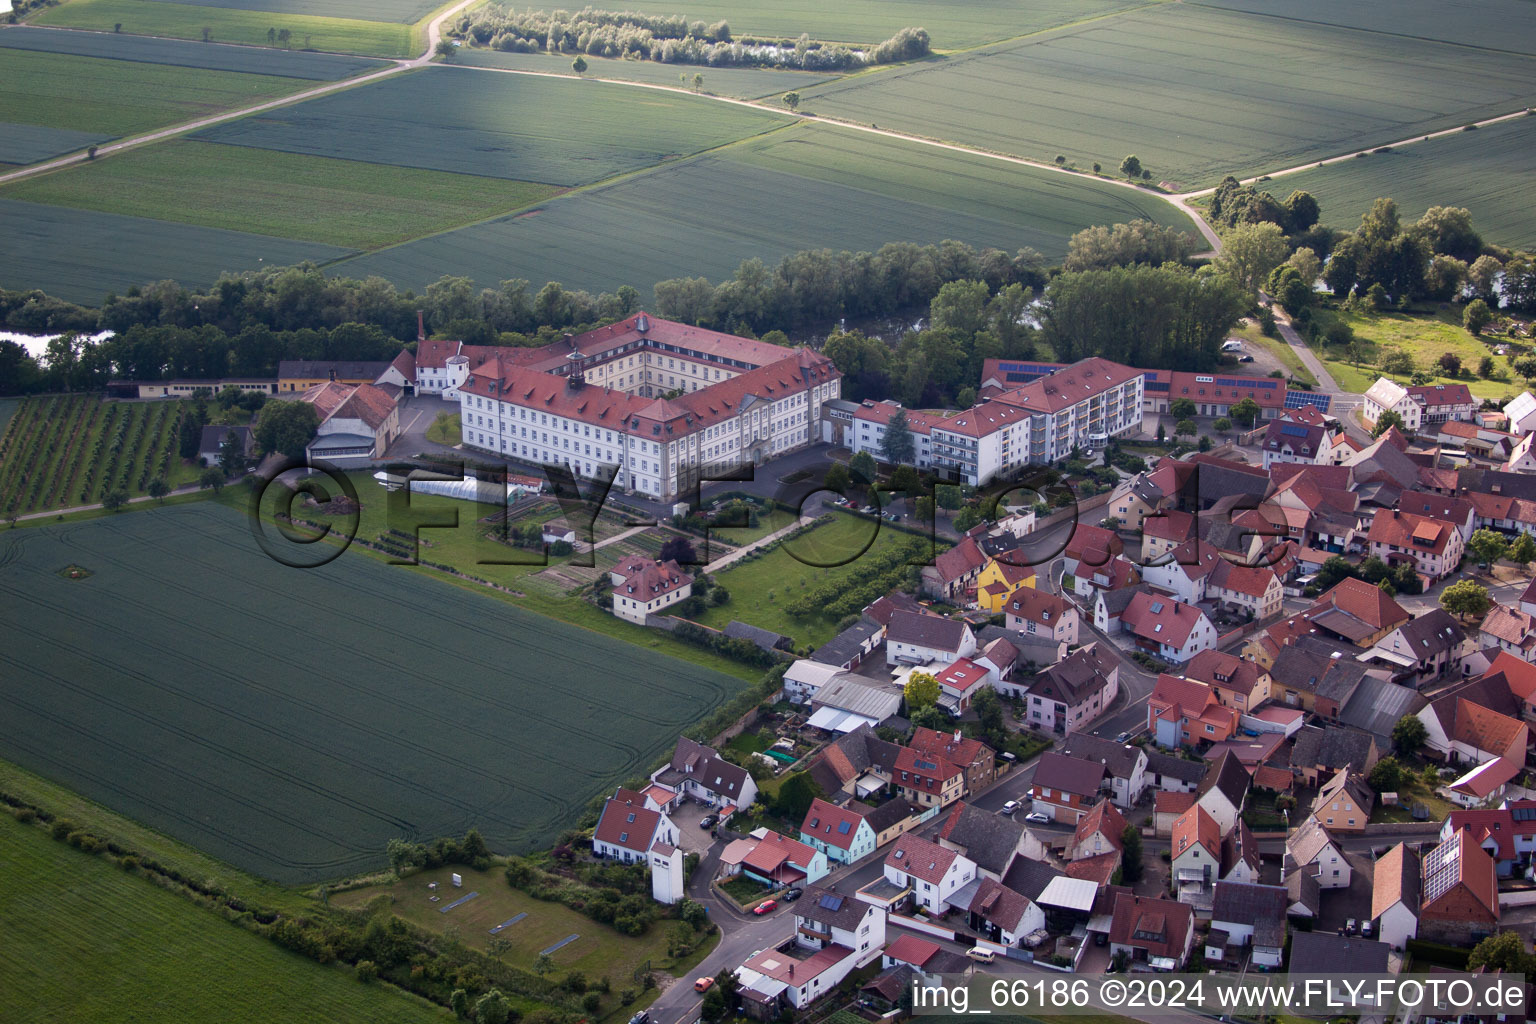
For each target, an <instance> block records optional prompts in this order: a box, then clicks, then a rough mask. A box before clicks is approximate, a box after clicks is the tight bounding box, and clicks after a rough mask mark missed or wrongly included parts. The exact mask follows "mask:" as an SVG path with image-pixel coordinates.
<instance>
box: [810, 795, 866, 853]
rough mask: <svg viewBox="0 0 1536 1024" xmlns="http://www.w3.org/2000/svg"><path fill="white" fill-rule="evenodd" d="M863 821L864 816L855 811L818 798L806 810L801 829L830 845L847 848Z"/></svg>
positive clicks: (842, 848)
mask: <svg viewBox="0 0 1536 1024" xmlns="http://www.w3.org/2000/svg"><path fill="white" fill-rule="evenodd" d="M863 821H864V819H863V817H862V816H860V815H858V814H855V813H854V812H853V811H850V810H848V809H847V808H844V807H836V806H834V805H832V804H829V803H827V802H826V801H825V800H822V799H820V798H818V799H815V800H812V801H811V807H810V810H808V811H806V812H805V820H804V821H803V822H801V823H800V831H801V833H802V834H804V835H808V836H814V837H815V838H817V839H819V840H821V841H822V842H824V843H826V844H827V845H828V846H835V847H837V848H838V849H839V850H846V849H848V848H849V847H851V846H852V845H853V840H854V837H855V836H856V835H858V831H859V825H860V824H861V823H862V822H863ZM844 826H846V829H845V828H844Z"/></svg>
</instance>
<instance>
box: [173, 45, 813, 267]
mask: <svg viewBox="0 0 1536 1024" xmlns="http://www.w3.org/2000/svg"><path fill="white" fill-rule="evenodd" d="M787 120H788V118H787V117H785V116H781V115H778V114H772V113H767V112H761V111H756V110H749V109H745V108H742V107H738V106H730V105H727V104H723V103H716V102H713V101H711V100H707V99H702V98H697V97H693V96H686V95H679V94H675V93H664V92H659V91H657V90H651V89H635V88H631V87H628V86H623V85H609V84H605V83H602V82H575V81H560V80H557V79H551V78H538V77H533V76H529V75H498V74H494V73H491V72H487V71H473V70H469V69H464V68H449V67H431V68H427V69H425V70H423V71H418V72H414V73H412V74H407V75H397V76H395V77H393V78H388V79H385V80H384V81H381V82H376V83H373V84H371V85H368V86H364V87H362V88H358V89H348V90H346V91H344V92H339V93H333V94H331V95H329V96H322V97H320V98H318V99H315V100H311V101H309V102H308V103H301V104H299V105H297V106H292V107H286V108H284V109H282V110H274V111H269V112H267V113H264V114H261V115H259V116H256V117H249V118H246V119H244V120H241V121H234V122H231V123H228V124H222V125H216V126H215V127H212V128H209V129H207V130H205V131H203V132H200V133H199V134H198V136H197V137H198V138H203V139H209V140H211V141H214V142H226V143H234V144H237V145H242V146H256V147H259V148H265V149H279V150H284V151H286V152H290V153H309V154H312V155H315V156H331V157H345V158H351V159H366V160H370V161H373V162H376V163H387V164H394V165H396V166H400V167H421V168H427V169H431V170H438V171H453V172H456V173H459V174H478V175H484V176H487V177H494V178H509V179H513V180H519V181H540V182H546V183H548V184H552V185H581V184H586V183H588V182H593V181H600V180H602V179H603V178H607V177H609V176H611V175H614V174H620V173H623V172H625V171H634V170H639V169H641V168H644V167H649V166H651V165H653V164H657V163H660V162H662V161H664V160H672V159H676V158H678V157H680V156H686V155H688V154H690V153H697V152H699V151H700V150H704V149H709V148H711V147H714V146H720V145H723V144H725V143H727V142H731V141H734V140H736V139H739V138H742V137H743V136H747V135H752V134H755V133H757V132H763V131H767V130H769V129H770V128H773V127H776V126H778V125H781V124H784V123H786V122H787ZM498 280H500V278H498Z"/></svg>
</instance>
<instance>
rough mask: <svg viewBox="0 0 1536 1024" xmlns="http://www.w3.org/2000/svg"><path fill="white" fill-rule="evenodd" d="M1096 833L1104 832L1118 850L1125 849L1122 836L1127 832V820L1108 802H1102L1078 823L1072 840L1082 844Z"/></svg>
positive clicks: (1105, 836)
mask: <svg viewBox="0 0 1536 1024" xmlns="http://www.w3.org/2000/svg"><path fill="white" fill-rule="evenodd" d="M1095 832H1103V833H1104V838H1105V839H1108V840H1109V842H1110V844H1111V845H1113V846H1114V848H1115V849H1116V850H1122V849H1124V845H1123V844H1122V843H1121V841H1120V836H1121V834H1122V833H1124V832H1125V818H1124V817H1123V816H1122V815H1121V814H1120V812H1119V811H1117V810H1115V807H1114V805H1113V804H1111V803H1110V802H1109V801H1108V800H1102V801H1100V802H1099V803H1097V804H1095V805H1094V808H1093V810H1091V811H1089V812H1088V813H1087V814H1085V815H1083V820H1082V821H1080V822H1078V823H1077V831H1076V832H1075V833H1073V836H1072V840H1073V842H1074V843H1081V842H1083V841H1084V840H1086V839H1087V838H1088V837H1089V836H1091V835H1093V834H1094V833H1095Z"/></svg>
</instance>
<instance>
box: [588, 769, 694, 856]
mask: <svg viewBox="0 0 1536 1024" xmlns="http://www.w3.org/2000/svg"><path fill="white" fill-rule="evenodd" d="M656 843H665V844H667V845H670V846H675V845H677V826H676V825H674V824H672V819H671V818H668V817H667V815H666V812H664V811H659V810H655V809H653V808H651V807H648V806H647V805H646V799H645V797H644V796H642V795H641V794H639V793H636V792H635V791H634V790H630V789H624V788H622V787H621V788H620V789H619V790H618V791H617V792H616V793H614V795H613V796H611V797H609V798H608V799H607V800H606V801H604V802H603V813H602V814H601V815H600V816H599V817H598V819H597V828H596V829H595V830H594V831H593V833H592V854H593V856H596V857H608V858H612V859H613V860H617V861H619V862H620V863H623V864H644V863H647V862H648V861H649V860H650V853H651V847H652V846H653V845H655V844H656Z"/></svg>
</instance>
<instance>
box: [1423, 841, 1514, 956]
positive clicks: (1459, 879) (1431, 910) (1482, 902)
mask: <svg viewBox="0 0 1536 1024" xmlns="http://www.w3.org/2000/svg"><path fill="white" fill-rule="evenodd" d="M1422 874H1423V876H1424V891H1423V896H1422V897H1421V900H1420V904H1419V934H1418V937H1419V938H1421V939H1429V940H1431V941H1433V942H1447V943H1451V944H1453V945H1459V946H1471V945H1474V944H1475V943H1477V942H1478V941H1479V940H1480V939H1483V938H1486V937H1487V936H1489V935H1492V934H1493V933H1494V932H1495V931H1497V930H1498V925H1499V888H1498V879H1497V873H1496V869H1495V868H1494V863H1493V858H1491V857H1489V856H1488V854H1487V853H1486V852H1484V850H1483V848H1482V847H1480V846H1478V845H1477V843H1476V842H1474V841H1473V839H1472V835H1471V833H1470V832H1468V831H1466V830H1465V829H1462V830H1461V831H1459V832H1457V833H1455V834H1454V835H1452V836H1451V837H1450V838H1449V839H1446V840H1444V841H1442V842H1441V843H1440V845H1439V846H1436V847H1435V848H1434V849H1431V850H1428V851H1426V852H1425V854H1424V861H1423V869H1422Z"/></svg>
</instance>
